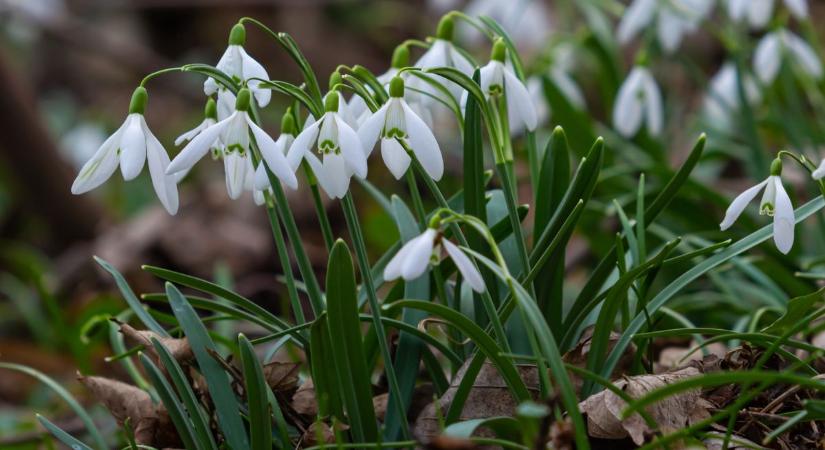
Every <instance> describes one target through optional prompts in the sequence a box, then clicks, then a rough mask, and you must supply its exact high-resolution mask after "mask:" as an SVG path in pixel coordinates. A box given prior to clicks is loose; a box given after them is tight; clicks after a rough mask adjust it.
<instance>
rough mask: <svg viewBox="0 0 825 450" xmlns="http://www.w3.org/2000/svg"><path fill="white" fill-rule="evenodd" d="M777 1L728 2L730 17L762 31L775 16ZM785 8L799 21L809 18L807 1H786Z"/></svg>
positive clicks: (741, 0)
mask: <svg viewBox="0 0 825 450" xmlns="http://www.w3.org/2000/svg"><path fill="white" fill-rule="evenodd" d="M775 3H776V2H775V0H728V15H729V16H730V18H731V19H732V20H733V21H734V22H738V23H741V22H747V23H748V25H750V27H751V28H753V29H762V28H765V26H766V25H767V24H768V22H770V20H771V17H772V16H773V10H774V4H775ZM784 3H785V7H786V8H788V10H789V11H790V12H791V14H793V15H794V17H796V18H797V19H799V20H803V19H806V18H808V2H807V0H784Z"/></svg>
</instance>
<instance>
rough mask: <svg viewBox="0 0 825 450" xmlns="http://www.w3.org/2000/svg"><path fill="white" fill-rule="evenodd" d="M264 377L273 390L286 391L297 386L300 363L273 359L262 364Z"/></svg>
mask: <svg viewBox="0 0 825 450" xmlns="http://www.w3.org/2000/svg"><path fill="white" fill-rule="evenodd" d="M263 370H264V379H265V380H266V384H267V385H269V387H270V388H271V389H272V390H273V391H275V392H288V391H292V390H294V389H296V388H297V387H298V374H299V373H300V371H301V363H296V362H280V361H273V362H270V363H267V364H264V367H263Z"/></svg>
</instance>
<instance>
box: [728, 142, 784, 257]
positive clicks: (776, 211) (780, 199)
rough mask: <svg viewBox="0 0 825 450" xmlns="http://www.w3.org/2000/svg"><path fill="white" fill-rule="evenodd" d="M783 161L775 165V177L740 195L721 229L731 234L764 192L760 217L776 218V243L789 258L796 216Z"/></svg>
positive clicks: (771, 176) (774, 235) (774, 221)
mask: <svg viewBox="0 0 825 450" xmlns="http://www.w3.org/2000/svg"><path fill="white" fill-rule="evenodd" d="M781 175H782V161H781V160H780V159H779V158H777V159H775V160H774V161H773V163H772V164H771V175H770V176H769V177H768V178H767V179H766V180H765V181H763V182H761V183H759V184H757V185H756V186H754V187H752V188H750V189H748V190H746V191H745V192H743V193H741V194H739V196H737V197H736V198H735V199H734V200H733V202H731V204H730V206H729V207H728V210H727V211H726V212H725V218H724V220H722V223H721V224H720V225H719V228H721V229H722V231H725V230H727V229H728V228H730V226H731V225H733V222H735V221H736V219H737V218H739V216H740V215H741V214H742V211H744V210H745V207H746V206H748V203H750V202H751V200H753V199H754V198H755V197H756V195H757V194H758V193H759V191H761V190H762V189H765V193H764V194H762V202H761V203H760V204H759V214H761V215H768V216H772V217H773V240H774V242H775V243H776V248H777V249H779V251H780V252H782V253H785V254H787V253H788V252H789V251H791V247H793V233H794V212H793V205H791V199H790V198H789V197H788V193H787V192H785V188H784V187H783V186H782V179H781V178H780V176H781Z"/></svg>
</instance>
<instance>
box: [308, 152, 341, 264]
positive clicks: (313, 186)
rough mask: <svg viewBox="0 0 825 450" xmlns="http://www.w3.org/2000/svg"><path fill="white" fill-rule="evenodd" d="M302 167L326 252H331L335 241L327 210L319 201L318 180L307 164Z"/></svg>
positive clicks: (321, 201)
mask: <svg viewBox="0 0 825 450" xmlns="http://www.w3.org/2000/svg"><path fill="white" fill-rule="evenodd" d="M301 165H302V166H303V167H304V175H306V178H307V183H308V184H309V189H310V191H312V204H313V205H314V206H315V214H316V215H317V216H318V223H319V224H320V226H321V234H322V235H323V236H324V244H325V245H326V247H327V252H329V251H330V250H332V244H333V243H334V242H335V239H334V238H333V235H332V226H331V225H330V223H329V215H328V214H327V209H326V208H325V207H324V203H323V200H321V191H320V190H319V189H318V180H317V179H316V178H315V174H314V173H313V172H312V169H311V168H310V167H309V164H307V163H306V161H304V162H303V163H302V164H301Z"/></svg>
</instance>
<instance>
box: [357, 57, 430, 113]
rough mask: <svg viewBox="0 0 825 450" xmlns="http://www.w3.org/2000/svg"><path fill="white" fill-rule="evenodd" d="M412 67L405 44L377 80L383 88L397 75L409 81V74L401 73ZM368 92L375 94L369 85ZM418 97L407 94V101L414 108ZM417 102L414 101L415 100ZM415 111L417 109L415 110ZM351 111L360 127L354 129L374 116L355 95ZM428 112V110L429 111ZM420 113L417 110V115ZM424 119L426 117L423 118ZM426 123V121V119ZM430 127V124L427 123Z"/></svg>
mask: <svg viewBox="0 0 825 450" xmlns="http://www.w3.org/2000/svg"><path fill="white" fill-rule="evenodd" d="M409 65H410V49H409V47H407V46H406V45H404V44H401V45H399V46H398V47H396V48H395V50H394V51H393V53H392V63H391V65H390V68H389V69H387V71H386V72H384V73H382V74H381V75H378V76H376V77H375V78H376V79H377V80H378V82H379V83H381V85H382V86H385V87H387V86H389V84H390V81H392V79H393V78H395V77H396V75H398V76H400V77H401V78H402V79H405V80H406V79H407V77H408V76H409V72H401V69H403V68H405V67H408V66H409ZM399 73H400V75H399ZM366 88H367V90H368V91H369V92H370V93H371V94H373V93H374V92H373V91H372V88H371V87H370V86H369V85H368V86H366ZM416 97H418V96H417V95H416V94H415V93H411V92H406V94H405V99H406V100H407V102H408V103H409V104H410V106H413V105H414V104H415V105H417V103H418V100H420V99H417V98H416ZM414 98H415V99H416V100H413V99H414ZM414 109H415V108H414ZM349 110H350V112H351V113H352V114H353V115H354V116H355V117H356V119H355V121H356V122H357V123H358V127H353V128H360V127H361V125H363V124H364V121H365V120H367V119H368V118H369V117H371V116H372V111H370V109H369V108H368V107H367V103H366V102H365V101H364V99H363V98H361V96H359V95H355V96H353V97H352V99H351V100H350V102H349ZM427 111H428V110H427ZM418 112H419V111H418V110H416V113H418ZM422 119H424V117H422ZM424 120H425V121H426V119H424ZM427 124H428V125H429V124H430V122H427Z"/></svg>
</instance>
